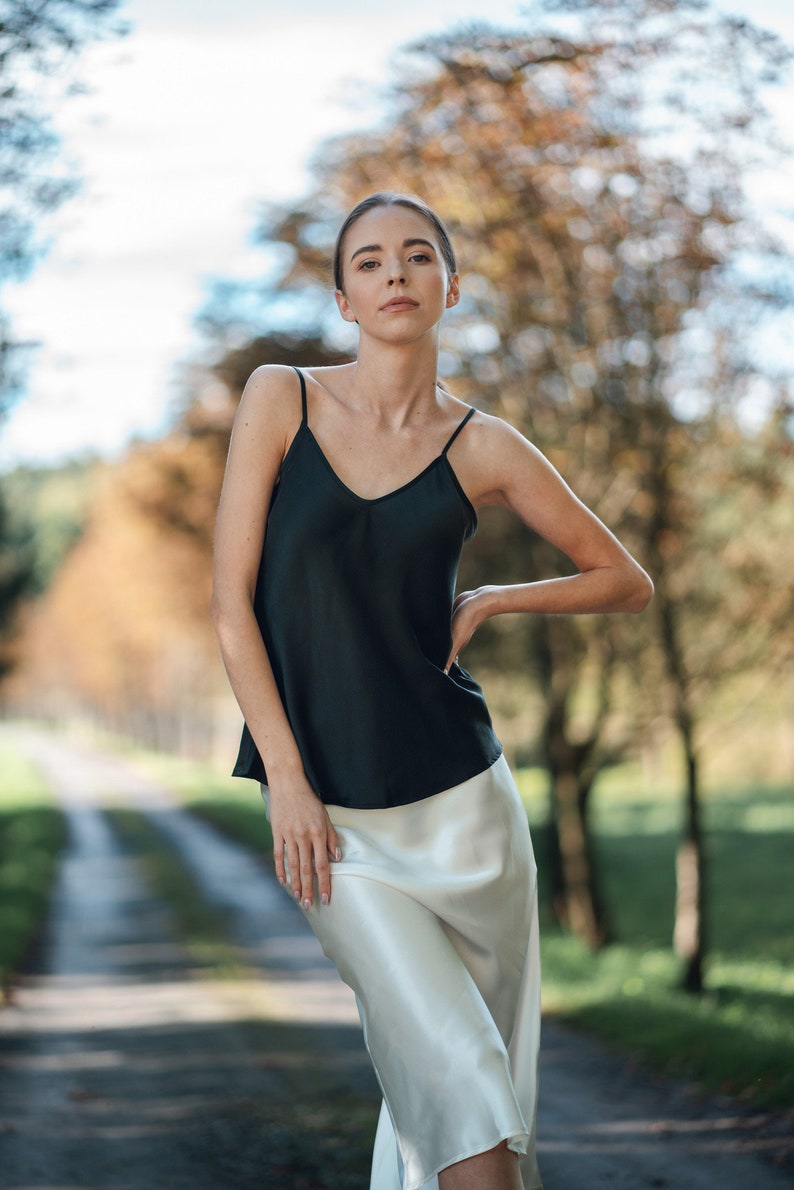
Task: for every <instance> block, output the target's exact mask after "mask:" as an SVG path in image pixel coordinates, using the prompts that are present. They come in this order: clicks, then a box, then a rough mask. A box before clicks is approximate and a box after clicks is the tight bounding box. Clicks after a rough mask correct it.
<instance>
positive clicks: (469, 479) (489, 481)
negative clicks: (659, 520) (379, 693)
mask: <svg viewBox="0 0 794 1190" xmlns="http://www.w3.org/2000/svg"><path fill="white" fill-rule="evenodd" d="M471 428H472V430H473V431H475V432H474V433H473V434H472V435H471V436H470V438H469V441H468V442H467V443H466V451H465V453H463V451H461V455H460V456H459V459H456V462H455V467H456V471H457V473H458V476H459V478H460V479H461V482H462V483H463V485H464V487H465V488H466V490H467V492H469V493H470V496H471V499H472V503H473V504H475V505H478V506H482V505H487V504H501V505H504V506H505V507H507V508H510V509H511V510H512V511H513V512H515V513H516V514H517V515H518V516H520V517H521V519H522V520H523V521H524V523H525V524H527V525H529V527H530V528H531V529H533V530H534V531H535V532H536V533H538V534H539V535H540V536H541V537H544V538H545V539H546V540H547V541H550V542H551V543H552V545H555V546H556V547H557V548H558V549H560V550H561V551H562V552H563V553H564V554H566V555H567V556H568V557H569V558H570V559H571V561H572V562H573V563H574V565H575V566H576V568H577V570H578V571H579V573H578V574H574V575H570V576H568V577H566V578H555V579H541V580H540V581H538V582H532V583H519V584H516V585H510V586H487V587H480V588H478V589H477V590H476V591H464V592H461V594H460V595H458V597H457V599H456V600H455V604H454V607H453V616H452V649H451V652H450V656H449V659H448V661H447V668H449V666H450V665H451V664H452V661H453V660H454V658H455V656H456V655H457V654H458V653H459V652H460V650H461V649H462V648H463V647H464V645H466V644H467V643H468V641H469V640H470V639H471V637H472V635H473V633H474V632H475V631H476V629H477V628H478V627H479V625H480V624H482V622H483V621H484V620H486V619H488V618H489V617H490V616H496V615H501V614H503V613H505V612H536V613H541V614H545V615H562V614H569V613H582V612H640V611H642V610H643V608H644V607H646V606H647V604H648V601H649V600H650V598H651V595H652V594H653V584H652V582H651V580H650V578H649V577H648V575H647V574H646V573H645V571H644V570H643V569H642V567H641V566H640V565H639V563H638V562H636V561H635V560H634V558H632V556H631V554H629V553H628V551H627V550H626V549H624V547H623V546H622V545H621V544H620V542H619V541H618V540H617V538H616V537H615V536H614V535H613V534H612V533H610V531H609V529H607V527H606V526H605V525H604V524H603V523H602V522H601V521H600V520H599V519H598V517H597V516H595V514H594V513H592V512H591V511H590V510H589V509H588V508H586V507H585V505H584V504H582V502H581V500H579V499H578V498H577V497H576V496H575V495H574V494H573V492H572V491H571V489H570V488H569V487H568V485H567V484H566V483H565V481H564V480H563V479H562V478H561V476H560V475H559V474H558V472H557V471H555V469H554V467H552V465H551V463H549V461H548V460H547V459H546V458H545V457H544V456H543V455H542V454H541V453H540V451H539V450H537V448H536V447H534V446H533V445H532V444H531V443H530V442H528V441H527V440H526V438H524V437H523V436H522V435H521V434H519V433H518V431H517V430H514V429H513V428H512V427H511V426H508V425H507V424H506V423H505V422H503V421H500V420H499V419H498V418H492V417H487V416H484V415H480V416H479V417H478V418H476V419H475V421H474V422H473V424H472V427H471Z"/></svg>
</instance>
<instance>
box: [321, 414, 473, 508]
mask: <svg viewBox="0 0 794 1190" xmlns="http://www.w3.org/2000/svg"><path fill="white" fill-rule="evenodd" d="M301 429H302V430H305V432H306V433H307V434H308V436H309V438H310V439H311V441H312V442H313V443H314V447H315V450H316V451H317V453H318V455H319V456H320V458H321V459H322V462H323V464H324V466H325V468H326V470H327V471H328V473H329V475H331V477H332V478H333V479H334V480H335V481H336V483H337V484H338V485H339V487H340V488H341V489H342V491H344V492H347V494H348V496H352V498H353V499H354V500H357V501H358V502H359V504H380V503H381V501H382V500H389V499H391V497H392V496H399V495H400V494H401V492H405V491H407V489H408V488H412V487H413V486H414V484H415V483H418V482H419V480H420V479H424V477H425V476H426V475H427V473H428V471H432V469H433V468H434V467H436V466H438V464H439V463H441V462H445V461H446V462H447V465H448V466H449V462H448V460H447V452H446V447H445V448H444V449H442V451H441V452H440V454H437V455H436V456H435V458H433V459H431V460H430V462H429V463H428V464H427V466H426V467H423V469H422V470H421V471H420V472H419V474H418V475H414V477H413V479H409V480H407V481H406V482H405V483H401V484H400V486H399V487H396V488H392V489H391V491H388V492H384V493H383V494H382V495H381V496H360V495H359V494H358V492H354V491H353V489H352V488H351V487H349V486H348V484H346V483H345V481H344V480H343V479H342V478H341V477H340V476H339V474H338V473H337V471H336V470H335V469H334V467H333V466H332V464H331V462H330V460H329V458H328V456H327V455H326V453H325V451H324V450H323V448H322V446H320V443H319V442H318V441H317V439H316V437H315V435H314V432H313V430H312V428H311V426H310V425H309V423H308V422H307V421H304V422H303V423H302V424H301Z"/></svg>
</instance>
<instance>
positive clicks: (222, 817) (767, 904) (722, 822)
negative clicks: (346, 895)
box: [158, 760, 794, 1108]
mask: <svg viewBox="0 0 794 1190" xmlns="http://www.w3.org/2000/svg"><path fill="white" fill-rule="evenodd" d="M158 775H159V776H160V777H161V778H162V779H163V780H164V781H166V782H167V783H168V784H170V785H171V787H172V788H174V789H176V790H177V792H179V794H180V796H181V797H182V798H183V800H184V801H185V803H186V805H187V806H188V808H189V809H191V810H192V811H193V812H195V813H197V814H199V815H201V817H202V818H204V819H205V820H207V821H209V822H211V823H213V825H215V826H216V827H218V828H219V829H221V830H223V831H224V832H225V833H227V834H228V835H230V836H232V837H234V838H236V839H238V840H240V841H242V842H244V843H247V844H248V845H249V846H251V847H253V848H254V849H255V850H256V851H258V852H259V853H260V854H270V852H271V848H272V844H271V839H270V832H269V828H268V824H267V819H266V817H265V813H264V808H263V806H262V803H261V801H260V798H259V792H258V789H257V787H256V786H255V785H254V784H253V783H252V782H247V781H240V780H236V779H230V778H223V777H221V778H219V777H217V775H214V774H212V773H211V772H210V771H208V770H207V769H206V768H202V767H201V766H197V765H190V764H188V763H185V762H179V761H171V760H160V761H158ZM518 784H519V788H520V789H521V792H522V796H523V797H524V800H525V803H526V805H527V813H528V817H529V820H530V824H531V827H532V833H533V838H534V842H535V850H536V854H537V857H538V862H539V867H540V872H541V927H542V961H543V986H544V1011H545V1012H546V1013H548V1014H550V1015H553V1016H555V1017H557V1018H558V1019H561V1020H564V1021H566V1022H568V1023H569V1024H571V1025H573V1026H574V1027H576V1028H581V1029H583V1030H585V1031H587V1032H588V1033H591V1034H594V1035H597V1036H599V1037H601V1038H602V1039H603V1040H605V1041H606V1042H607V1043H609V1044H610V1045H612V1046H613V1047H614V1048H616V1049H619V1050H622V1051H624V1052H629V1053H631V1054H633V1055H635V1056H636V1057H638V1058H640V1059H642V1060H644V1061H646V1062H647V1063H648V1064H649V1065H650V1066H651V1067H653V1068H654V1069H657V1070H661V1071H663V1072H664V1073H668V1074H672V1075H676V1076H680V1077H684V1078H686V1079H688V1080H690V1081H692V1082H694V1083H696V1084H698V1085H699V1086H701V1087H703V1088H704V1089H707V1090H711V1091H715V1090H719V1091H722V1092H725V1093H728V1094H731V1095H734V1096H736V1097H738V1098H740V1099H742V1100H745V1101H747V1102H748V1103H750V1104H752V1105H753V1107H758V1108H760V1107H780V1106H793V1105H794V1007H793V1005H794V996H793V995H792V993H794V913H793V912H792V898H791V895H790V889H789V888H788V882H787V873H788V872H789V871H790V866H791V859H790V857H791V854H792V846H793V845H794V796H792V790H791V789H789V788H786V787H783V786H777V787H775V786H761V787H756V788H742V787H738V786H737V787H733V788H729V789H722V790H720V791H718V792H711V793H709V794H708V796H707V797H706V799H705V823H706V829H707V855H708V883H707V889H706V893H707V922H706V929H707V939H708V961H707V976H706V980H707V991H706V993H705V994H704V995H703V996H702V997H693V996H691V995H688V994H686V993H685V992H683V991H681V990H680V989H679V986H678V985H679V981H680V976H681V970H680V965H679V963H678V961H677V960H676V958H675V956H674V954H673V952H672V944H671V937H672V923H673V911H674V898H675V850H676V843H677V838H678V830H679V823H680V814H681V799H680V797H679V796H677V794H676V791H675V790H674V788H673V787H672V786H668V787H667V788H660V789H657V790H655V791H652V792H649V791H644V790H643V783H642V781H641V779H640V777H639V775H638V774H637V772H633V771H632V770H631V769H630V768H628V767H626V768H625V769H622V770H617V771H616V772H615V773H611V774H609V775H608V776H607V778H606V779H605V780H604V781H603V783H602V785H601V786H600V787H599V788H598V789H597V790H596V792H595V793H594V806H593V826H594V832H595V838H596V846H597V853H598V857H599V871H600V875H601V879H602V882H603V887H604V894H605V899H606V903H607V907H608V911H609V914H610V918H611V922H612V926H613V929H614V933H615V936H616V938H617V939H618V940H619V941H618V942H617V943H615V944H614V945H612V946H610V947H608V948H606V949H605V950H604V951H603V952H601V953H600V954H597V955H592V954H590V953H589V952H588V951H587V949H586V948H585V947H584V946H582V944H581V943H580V942H579V941H578V940H577V939H575V938H572V937H570V936H568V935H565V934H562V933H561V932H560V931H559V929H558V928H557V927H556V926H555V924H554V921H553V918H552V914H551V905H550V896H549V888H548V885H547V881H546V880H544V878H543V877H544V873H545V871H546V870H547V865H545V864H544V850H545V846H546V842H547V829H546V827H545V822H546V809H547V807H546V797H545V792H544V790H545V779H544V776H543V774H542V773H540V772H538V771H537V770H522V771H521V772H519V773H518Z"/></svg>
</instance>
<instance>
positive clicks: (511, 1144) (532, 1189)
mask: <svg viewBox="0 0 794 1190" xmlns="http://www.w3.org/2000/svg"><path fill="white" fill-rule="evenodd" d="M520 1138H523V1139H520ZM503 1140H506V1141H507V1147H508V1148H509V1149H510V1150H511V1152H513V1153H518V1155H519V1157H526V1156H527V1146H528V1145H529V1140H530V1136H529V1132H507V1133H502V1134H501V1135H499V1136H498V1137H497V1138H496V1140H494V1141H489V1142H486V1143H485V1144H483V1145H478V1146H477V1147H476V1148H474V1149H469V1150H467V1151H466V1152H465V1153H461V1154H460V1155H459V1156H457V1157H451V1158H449V1160H445V1161H444V1163H443V1164H442V1165H439V1166H437V1168H436V1169H432V1170H431V1171H430V1172H429V1173H428V1174H427V1175H424V1174H423V1175H422V1178H421V1181H412V1180H406V1181H405V1182H404V1183H403V1190H422V1187H423V1186H426V1185H427V1183H428V1182H430V1181H432V1179H433V1178H437V1177H438V1175H439V1174H440V1173H441V1171H442V1170H444V1169H448V1168H449V1166H450V1165H457V1163H458V1162H459V1161H467V1160H468V1158H469V1157H476V1156H478V1154H480V1153H488V1152H489V1151H490V1150H491V1149H495V1148H496V1146H497V1145H499V1144H501V1143H502V1141H503ZM517 1145H520V1146H521V1147H520V1148H517V1147H516V1146H517ZM525 1190H543V1183H542V1182H536V1183H535V1184H534V1185H533V1186H529V1187H525Z"/></svg>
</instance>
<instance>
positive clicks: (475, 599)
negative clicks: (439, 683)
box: [444, 587, 493, 673]
mask: <svg viewBox="0 0 794 1190" xmlns="http://www.w3.org/2000/svg"><path fill="white" fill-rule="evenodd" d="M492 593H493V588H492V587H478V588H477V590H476V591H461V593H460V594H459V595H457V596H456V597H455V602H454V603H453V604H452V648H451V649H450V653H449V657H447V663H446V665H445V666H444V673H449V667H450V665H452V662H453V661H457V659H458V653H460V651H461V649H464V648H465V647H466V645H467V644H468V643H469V641H470V640H471V638H472V637H473V636H474V633H475V632H476V630H477V629H478V628H479V627H480V624H482V622H483V620H487V619H488V616H489V615H490V614H491V612H490V610H489V600H490V596H491V595H492Z"/></svg>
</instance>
